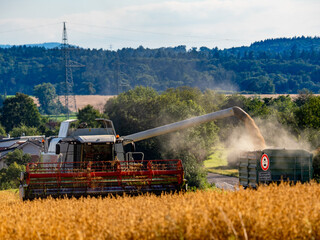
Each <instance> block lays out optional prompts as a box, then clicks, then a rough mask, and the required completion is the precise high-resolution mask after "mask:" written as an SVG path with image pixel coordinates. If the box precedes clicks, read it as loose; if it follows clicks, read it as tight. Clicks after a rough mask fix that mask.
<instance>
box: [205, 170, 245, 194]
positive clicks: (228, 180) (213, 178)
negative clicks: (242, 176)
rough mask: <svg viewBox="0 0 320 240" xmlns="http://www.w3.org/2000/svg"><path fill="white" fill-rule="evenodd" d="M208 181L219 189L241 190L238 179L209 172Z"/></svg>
mask: <svg viewBox="0 0 320 240" xmlns="http://www.w3.org/2000/svg"><path fill="white" fill-rule="evenodd" d="M207 180H208V182H209V183H214V184H215V185H216V187H217V188H221V189H225V190H231V191H235V190H238V189H239V186H238V185H239V179H238V178H237V177H230V176H226V175H221V174H216V173H211V172H209V173H208V175H207Z"/></svg>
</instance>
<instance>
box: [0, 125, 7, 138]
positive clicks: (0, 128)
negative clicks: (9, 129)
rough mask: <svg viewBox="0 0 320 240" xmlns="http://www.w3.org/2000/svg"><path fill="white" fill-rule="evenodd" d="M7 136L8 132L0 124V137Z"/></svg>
mask: <svg viewBox="0 0 320 240" xmlns="http://www.w3.org/2000/svg"><path fill="white" fill-rule="evenodd" d="M5 135H6V130H5V129H4V127H3V126H2V125H1V124H0V136H5Z"/></svg>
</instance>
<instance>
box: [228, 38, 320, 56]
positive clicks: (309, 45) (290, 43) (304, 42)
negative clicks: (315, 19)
mask: <svg viewBox="0 0 320 240" xmlns="http://www.w3.org/2000/svg"><path fill="white" fill-rule="evenodd" d="M292 50H294V51H297V52H303V51H312V50H314V51H320V37H304V36H302V37H294V38H276V39H266V40H263V41H259V42H254V43H252V44H251V45H250V46H249V47H235V48H230V49H226V51H227V52H232V53H238V52H239V53H241V54H243V53H244V52H248V51H252V52H256V53H259V52H267V53H269V54H270V53H272V54H279V53H284V52H291V51H292Z"/></svg>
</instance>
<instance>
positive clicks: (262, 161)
mask: <svg viewBox="0 0 320 240" xmlns="http://www.w3.org/2000/svg"><path fill="white" fill-rule="evenodd" d="M260 165H261V168H262V170H263V171H267V170H268V169H269V166H270V160H269V157H268V155H267V154H263V155H262V156H261V159H260Z"/></svg>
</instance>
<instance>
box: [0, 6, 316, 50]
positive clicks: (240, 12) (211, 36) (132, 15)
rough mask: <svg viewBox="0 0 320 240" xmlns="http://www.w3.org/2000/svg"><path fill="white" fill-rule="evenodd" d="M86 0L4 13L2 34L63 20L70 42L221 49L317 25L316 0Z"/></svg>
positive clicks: (56, 33)
mask: <svg viewBox="0 0 320 240" xmlns="http://www.w3.org/2000/svg"><path fill="white" fill-rule="evenodd" d="M59 1H60V0H59ZM59 1H57V4H59ZM84 2H86V1H84V0H83V1H81V3H82V4H80V5H81V6H82V7H81V9H80V8H79V9H77V7H76V6H74V9H72V8H71V7H70V9H69V11H66V10H64V11H63V14H61V13H60V12H59V11H57V10H56V9H53V10H52V11H53V12H54V11H56V12H57V13H56V17H54V16H53V15H54V14H50V17H47V18H46V17H43V14H42V15H41V17H37V15H36V14H35V15H33V17H23V16H21V17H19V18H15V17H12V18H9V17H6V18H3V17H2V18H0V32H3V31H4V30H5V29H14V28H25V29H28V28H30V27H32V26H37V25H39V23H44V24H47V23H48V24H49V23H60V24H61V22H62V21H67V22H68V30H69V32H70V34H69V38H70V40H71V39H72V42H73V43H75V44H79V45H81V46H84V47H96V48H100V47H103V48H108V47H109V45H110V44H113V45H114V46H115V47H116V48H118V47H119V48H121V47H137V46H139V45H143V46H145V47H152V48H155V47H163V46H164V47H165V46H176V45H182V44H184V45H187V46H189V47H191V46H197V47H200V46H207V47H210V48H212V47H215V46H218V47H220V48H224V47H231V46H241V45H249V44H250V43H252V42H253V41H258V40H263V39H266V38H276V37H293V36H300V35H306V36H315V35H317V34H318V31H319V25H320V14H319V12H320V1H316V0H305V1H302V0H281V1H279V0H259V1H256V0H202V1H201V0H189V1H182V0H181V1H178V0H176V1H168V0H166V1H155V0H138V1H128V0H124V1H121V2H120V3H117V4H116V3H114V1H98V0H93V1H90V3H87V4H90V5H88V8H87V10H86V8H85V7H84V6H85V4H84ZM37 10H38V11H41V9H37ZM59 13H60V14H59ZM13 15H14V14H13ZM53 27H54V28H55V29H53ZM30 29H31V28H30ZM61 31H62V25H61V27H59V26H52V27H47V28H42V29H41V28H39V29H38V30H37V29H32V31H26V30H25V31H24V34H21V33H19V32H17V33H16V34H13V32H12V33H10V34H8V33H6V34H5V37H4V38H2V41H8V42H7V43H10V42H9V41H18V40H17V39H19V40H20V41H22V40H23V39H22V38H21V36H22V35H23V36H24V39H25V41H26V40H29V41H35V39H46V38H47V39H48V40H47V41H52V40H53V39H55V38H56V40H55V41H60V38H61ZM41 34H42V35H41ZM15 36H18V37H15ZM15 38H16V39H15ZM32 39H33V40H32ZM38 42H39V41H38Z"/></svg>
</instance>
